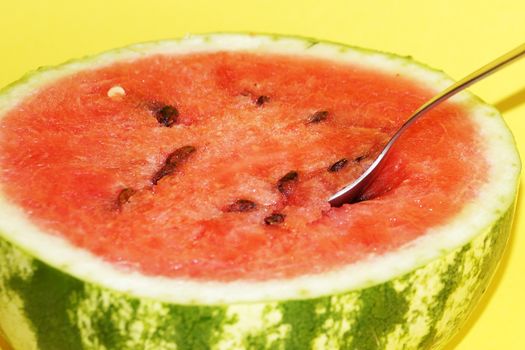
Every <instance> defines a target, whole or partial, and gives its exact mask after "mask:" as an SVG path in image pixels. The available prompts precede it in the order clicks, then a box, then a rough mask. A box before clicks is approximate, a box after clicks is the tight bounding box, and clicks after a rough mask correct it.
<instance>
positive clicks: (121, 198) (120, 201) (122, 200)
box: [117, 188, 137, 208]
mask: <svg viewBox="0 0 525 350" xmlns="http://www.w3.org/2000/svg"><path fill="white" fill-rule="evenodd" d="M135 193H137V191H136V190H134V189H133V188H125V189H123V190H122V191H120V192H119V194H118V197H117V206H118V207H119V208H120V207H122V206H123V205H124V204H126V203H127V202H129V199H130V198H131V196H133V195H134V194H135Z"/></svg>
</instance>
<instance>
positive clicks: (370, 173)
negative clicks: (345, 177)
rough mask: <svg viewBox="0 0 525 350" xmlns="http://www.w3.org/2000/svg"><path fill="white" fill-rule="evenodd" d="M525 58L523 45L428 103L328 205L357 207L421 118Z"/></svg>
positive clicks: (331, 198) (330, 199)
mask: <svg viewBox="0 0 525 350" xmlns="http://www.w3.org/2000/svg"><path fill="white" fill-rule="evenodd" d="M524 54H525V43H523V44H521V45H519V46H518V47H516V48H515V49H514V50H511V51H509V52H507V53H506V54H504V55H503V56H500V57H498V58H496V59H495V60H494V61H492V62H490V63H488V64H487V65H485V66H483V67H481V68H480V69H478V70H476V71H475V72H473V73H471V74H469V75H467V76H466V77H465V78H463V79H461V80H460V81H458V82H456V83H455V84H453V85H451V86H449V87H448V88H447V89H445V90H444V91H442V92H441V93H439V94H438V95H436V96H434V97H433V98H431V99H430V100H429V101H428V102H427V103H425V104H424V105H422V106H421V107H419V108H418V109H417V110H416V111H415V112H414V113H413V114H412V116H410V118H409V119H408V120H407V121H406V122H405V123H404V124H403V126H401V128H400V129H399V130H398V131H397V132H396V133H395V134H394V136H392V138H391V139H390V141H388V143H387V144H386V146H385V147H384V148H383V150H382V151H381V153H380V154H379V156H377V158H376V159H375V160H374V162H373V163H372V165H370V167H369V168H368V169H367V170H366V171H365V172H364V173H363V174H361V176H359V177H358V178H357V180H355V181H354V182H352V183H351V184H349V185H347V186H345V187H344V188H343V189H341V190H339V191H338V192H336V193H335V194H334V195H332V196H331V197H330V198H329V199H328V202H329V203H330V205H331V206H332V207H339V206H341V205H343V204H345V203H354V202H356V201H357V200H358V199H359V197H360V196H361V194H362V193H363V192H364V191H365V190H366V189H367V188H368V186H370V184H372V182H373V181H374V179H375V178H376V176H377V175H378V174H379V172H380V171H381V169H382V167H383V166H384V164H385V160H386V158H387V156H388V155H389V151H390V149H391V148H392V146H393V145H394V143H395V142H396V141H397V139H399V136H401V134H402V133H403V132H404V131H405V130H406V129H407V128H408V127H409V126H410V125H412V124H413V123H414V122H415V121H416V120H417V119H419V117H421V116H422V115H424V114H425V113H426V112H428V111H429V110H431V109H432V108H434V107H435V106H437V105H438V104H440V103H441V102H443V101H445V100H447V99H448V98H449V97H451V96H454V95H455V94H457V93H458V92H460V91H462V90H463V89H465V88H467V87H469V86H470V85H472V84H474V83H476V82H478V81H480V80H481V79H483V78H485V77H487V76H489V75H490V74H492V73H494V72H495V71H497V70H498V69H500V68H502V67H503V66H505V65H507V64H509V63H511V62H513V61H515V60H517V59H518V58H520V57H522V56H523V55H524Z"/></svg>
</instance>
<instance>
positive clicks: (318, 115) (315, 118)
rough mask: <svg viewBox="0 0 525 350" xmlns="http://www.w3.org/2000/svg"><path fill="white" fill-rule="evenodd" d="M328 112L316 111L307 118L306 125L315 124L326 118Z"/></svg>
mask: <svg viewBox="0 0 525 350" xmlns="http://www.w3.org/2000/svg"><path fill="white" fill-rule="evenodd" d="M328 114H329V113H328V111H317V112H315V113H314V114H312V115H311V116H310V117H308V124H317V123H320V122H322V121H323V120H326V118H328Z"/></svg>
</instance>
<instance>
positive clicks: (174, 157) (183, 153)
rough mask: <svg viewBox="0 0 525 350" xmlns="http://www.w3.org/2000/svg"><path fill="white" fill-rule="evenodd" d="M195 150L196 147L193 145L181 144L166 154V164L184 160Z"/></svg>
mask: <svg viewBox="0 0 525 350" xmlns="http://www.w3.org/2000/svg"><path fill="white" fill-rule="evenodd" d="M195 151H196V148H195V147H193V146H183V147H181V148H178V149H176V150H175V151H173V152H171V153H170V154H169V155H168V158H166V164H175V163H179V162H181V161H184V160H186V159H187V158H188V157H189V156H190V155H191V154H192V153H193V152H195Z"/></svg>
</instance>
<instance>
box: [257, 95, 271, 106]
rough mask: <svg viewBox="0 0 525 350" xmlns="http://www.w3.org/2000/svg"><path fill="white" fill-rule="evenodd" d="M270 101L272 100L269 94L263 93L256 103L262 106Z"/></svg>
mask: <svg viewBox="0 0 525 350" xmlns="http://www.w3.org/2000/svg"><path fill="white" fill-rule="evenodd" d="M269 101H270V98H269V97H268V96H265V95H261V96H259V97H257V99H256V100H255V104H256V105H257V106H262V105H263V104H265V103H266V102H269Z"/></svg>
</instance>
